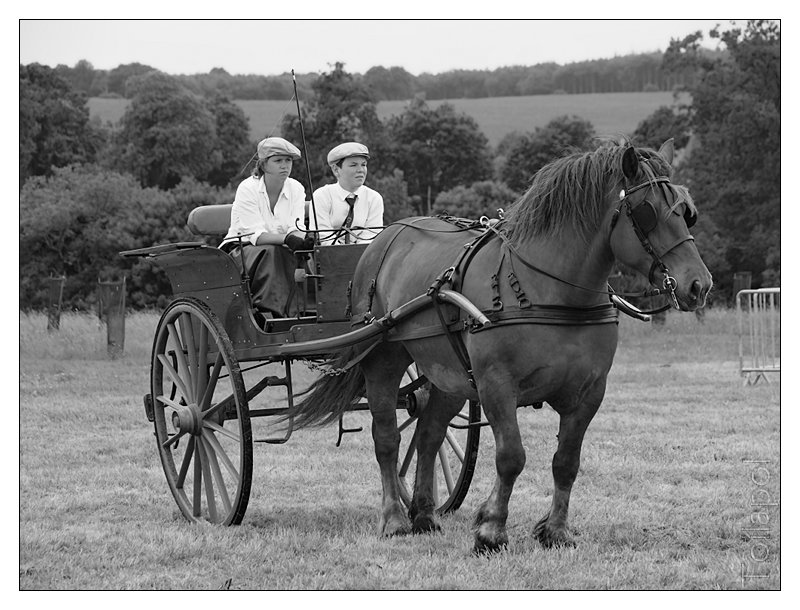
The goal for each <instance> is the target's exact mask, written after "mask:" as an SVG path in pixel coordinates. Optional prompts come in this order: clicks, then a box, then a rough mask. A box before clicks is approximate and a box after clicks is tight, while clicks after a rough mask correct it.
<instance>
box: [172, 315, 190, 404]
mask: <svg viewBox="0 0 800 610" xmlns="http://www.w3.org/2000/svg"><path fill="white" fill-rule="evenodd" d="M168 328H169V330H170V331H171V333H172V335H173V336H174V337H175V342H176V343H177V344H178V349H176V350H175V358H176V360H177V361H178V372H179V373H180V377H181V379H182V380H184V381H182V383H181V385H182V388H183V389H184V390H185V391H186V392H187V393H186V394H184V397H185V398H186V401H187V402H194V393H192V374H191V373H190V372H189V365H188V364H187V362H186V353H185V352H184V349H185V347H184V346H183V344H182V343H181V340H180V335H179V334H178V330H177V328H175V324H173V323H170V324H169V325H168ZM187 384H188V385H187Z"/></svg>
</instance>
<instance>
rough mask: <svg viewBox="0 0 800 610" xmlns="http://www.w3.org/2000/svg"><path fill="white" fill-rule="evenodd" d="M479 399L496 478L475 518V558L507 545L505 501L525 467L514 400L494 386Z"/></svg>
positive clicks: (506, 501) (483, 392) (506, 502)
mask: <svg viewBox="0 0 800 610" xmlns="http://www.w3.org/2000/svg"><path fill="white" fill-rule="evenodd" d="M480 398H481V404H482V405H483V410H484V413H485V414H486V418H487V419H488V420H489V423H490V424H491V427H492V433H493V434H494V440H495V468H496V470H497V476H496V478H495V483H494V486H493V487H492V491H491V493H490V494H489V498H488V499H487V500H486V501H485V502H484V503H483V504H482V505H481V507H480V508H479V509H478V513H477V515H476V516H475V546H474V548H473V552H474V553H476V554H482V553H490V552H493V551H497V550H500V549H502V548H503V547H505V546H506V545H507V544H508V534H507V533H506V519H507V518H508V501H509V499H510V498H511V492H512V491H513V489H514V482H515V481H516V480H517V477H518V476H519V474H520V473H521V472H522V469H523V468H524V466H525V449H524V447H523V446H522V439H521V437H520V433H519V425H518V423H517V405H516V399H515V398H514V397H513V396H511V395H508V394H507V393H504V392H501V391H499V388H498V387H497V386H495V388H494V389H490V388H487V389H486V390H485V391H481V392H480Z"/></svg>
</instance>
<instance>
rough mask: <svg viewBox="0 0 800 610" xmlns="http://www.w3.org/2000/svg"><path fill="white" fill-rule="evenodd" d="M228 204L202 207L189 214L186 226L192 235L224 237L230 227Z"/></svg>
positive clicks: (229, 205) (229, 208)
mask: <svg viewBox="0 0 800 610" xmlns="http://www.w3.org/2000/svg"><path fill="white" fill-rule="evenodd" d="M232 207H233V205H232V204H230V203H220V204H216V205H204V206H201V207H199V208H195V209H193V210H192V211H191V212H189V218H188V219H187V220H186V226H188V227H189V230H190V231H191V232H192V233H193V234H194V235H215V236H223V237H224V236H225V235H226V234H227V233H228V229H229V228H230V226H231V208H232Z"/></svg>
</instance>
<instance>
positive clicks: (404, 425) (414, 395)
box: [397, 364, 481, 515]
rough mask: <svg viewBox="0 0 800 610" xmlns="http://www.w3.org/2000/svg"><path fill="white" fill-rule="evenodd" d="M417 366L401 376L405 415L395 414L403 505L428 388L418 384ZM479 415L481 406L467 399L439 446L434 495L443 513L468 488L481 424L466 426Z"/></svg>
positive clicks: (410, 488)
mask: <svg viewBox="0 0 800 610" xmlns="http://www.w3.org/2000/svg"><path fill="white" fill-rule="evenodd" d="M418 379H419V374H418V372H417V368H416V365H414V364H412V365H411V366H410V367H408V370H407V371H406V374H405V375H404V376H403V385H402V386H401V388H400V396H401V398H402V397H404V396H405V397H406V398H407V412H408V414H407V416H406V417H398V429H399V430H400V438H401V440H400V456H399V463H398V465H397V474H398V477H399V478H400V497H401V498H402V499H403V502H405V504H406V506H410V505H411V497H412V495H413V493H414V479H415V476H416V465H417V452H416V430H417V425H416V424H417V418H418V416H419V413H420V410H421V409H424V408H425V404H426V402H427V400H426V399H427V392H428V390H427V388H426V387H425V385H422V386H421V387H417V386H418V385H419V383H418V381H417V380H418ZM480 418H481V406H480V404H479V403H478V402H477V401H471V400H470V401H467V402H465V403H464V407H463V408H462V409H461V411H460V412H459V413H458V415H456V416H455V417H454V418H453V420H452V421H451V422H450V424H449V426H448V428H447V433H446V436H445V439H444V442H443V443H442V446H441V447H439V451H438V453H437V456H436V464H435V466H434V471H433V478H434V482H433V497H434V502H435V503H436V511H437V512H438V513H439V514H440V515H442V514H445V513H449V512H452V511H455V510H456V509H458V507H459V506H461V503H462V502H463V501H464V498H465V497H466V495H467V492H468V491H469V485H470V483H471V482H472V475H473V474H474V472H475V461H476V460H477V459H478V443H479V442H480V427H478V426H468V424H470V423H476V422H478V421H480Z"/></svg>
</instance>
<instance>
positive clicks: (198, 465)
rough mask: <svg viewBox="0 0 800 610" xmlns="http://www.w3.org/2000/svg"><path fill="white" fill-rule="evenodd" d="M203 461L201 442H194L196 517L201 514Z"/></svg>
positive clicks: (194, 511) (194, 507)
mask: <svg viewBox="0 0 800 610" xmlns="http://www.w3.org/2000/svg"><path fill="white" fill-rule="evenodd" d="M202 464H203V462H202V459H201V457H200V443H197V442H196V443H195V444H194V489H193V490H192V492H193V498H192V499H193V500H194V503H193V504H192V509H193V510H192V514H193V515H194V516H195V517H199V516H200V515H201V512H200V500H201V498H202V497H203V495H202V494H203V489H202V486H203V465H202Z"/></svg>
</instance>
